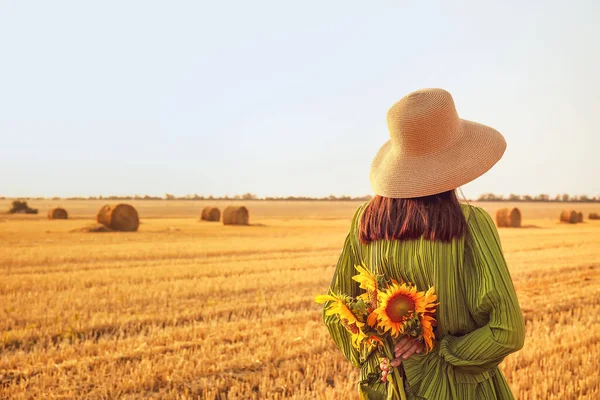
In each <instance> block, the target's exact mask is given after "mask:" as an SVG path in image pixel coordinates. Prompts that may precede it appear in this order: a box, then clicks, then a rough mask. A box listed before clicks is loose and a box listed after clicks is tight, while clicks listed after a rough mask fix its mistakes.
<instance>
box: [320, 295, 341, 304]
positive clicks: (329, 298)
mask: <svg viewBox="0 0 600 400" xmlns="http://www.w3.org/2000/svg"><path fill="white" fill-rule="evenodd" d="M337 300H338V299H337V298H335V297H333V296H330V295H328V294H320V295H318V296H317V297H315V302H317V303H319V304H323V303H325V302H326V301H337Z"/></svg>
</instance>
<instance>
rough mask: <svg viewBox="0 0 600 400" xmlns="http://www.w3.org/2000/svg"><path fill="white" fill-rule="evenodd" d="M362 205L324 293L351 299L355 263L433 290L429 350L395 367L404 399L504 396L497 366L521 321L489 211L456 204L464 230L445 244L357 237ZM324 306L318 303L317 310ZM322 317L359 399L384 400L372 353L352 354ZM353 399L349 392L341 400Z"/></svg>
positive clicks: (519, 334) (336, 327)
mask: <svg viewBox="0 0 600 400" xmlns="http://www.w3.org/2000/svg"><path fill="white" fill-rule="evenodd" d="M365 206H366V204H363V205H362V206H361V207H359V209H358V210H357V211H356V213H355V214H354V217H353V219H352V224H351V227H350V232H349V233H348V236H347V237H346V240H345V243H344V247H343V250H342V252H341V254H340V257H339V260H338V262H337V266H336V269H335V272H334V276H333V279H332V281H331V285H330V290H331V291H333V292H334V293H338V294H340V293H341V294H348V295H351V296H356V295H358V294H360V293H362V290H361V289H359V286H358V283H357V282H355V281H353V280H352V276H354V275H356V274H357V272H356V270H355V268H354V266H355V265H359V264H364V265H366V266H367V268H368V269H369V270H371V272H373V273H376V274H383V275H385V276H386V277H390V278H394V279H396V280H399V279H402V280H404V281H407V282H412V283H413V284H415V285H416V286H417V288H418V289H419V290H427V289H428V288H429V287H430V286H434V287H435V290H436V293H437V295H438V302H439V305H438V307H437V315H436V319H437V327H436V328H435V337H436V341H435V343H436V344H435V347H434V349H433V350H432V351H431V352H429V353H428V354H425V353H422V354H414V355H413V356H411V357H410V358H409V359H408V360H404V361H403V362H402V364H403V366H404V371H405V374H406V378H405V391H406V393H407V397H408V398H409V399H431V400H440V399H460V400H468V399H512V398H513V395H512V393H511V390H510V388H509V386H508V384H507V382H506V380H505V378H504V375H503V374H502V372H501V371H500V369H499V368H498V365H499V364H500V363H501V362H502V360H503V359H504V358H505V357H506V356H507V355H509V354H510V353H513V352H515V351H517V350H519V349H521V348H522V347H523V342H524V337H525V324H524V320H523V315H522V313H521V309H520V307H519V303H518V301H517V296H516V294H515V289H514V286H513V283H512V280H511V277H510V274H509V271H508V268H507V266H506V262H505V259H504V256H503V254H502V248H501V245H500V239H499V237H498V231H497V230H496V227H495V225H494V222H493V221H492V219H491V218H490V216H489V214H488V213H487V212H485V211H484V210H483V209H481V208H479V207H475V206H472V205H468V204H461V209H462V211H463V213H464V215H465V218H466V220H467V224H468V232H467V234H466V235H465V236H464V237H462V238H455V239H453V240H452V241H451V242H446V243H444V242H439V241H430V240H426V239H423V238H421V239H415V240H404V241H398V240H392V241H389V240H378V241H375V242H372V243H369V244H367V245H365V244H362V243H361V242H360V240H359V235H358V232H359V228H358V225H359V221H360V217H361V215H362V212H363V210H364V208H365ZM327 306H328V303H327V302H326V303H325V304H324V308H325V307H327ZM323 320H324V322H325V324H326V326H327V328H328V330H329V333H330V334H331V336H332V338H333V340H334V341H335V343H336V344H337V346H338V347H339V348H340V350H341V351H342V353H343V354H344V356H345V357H346V358H347V359H348V361H350V362H351V363H352V364H353V365H354V366H356V367H358V368H360V380H359V382H358V392H359V395H360V398H362V399H370V400H376V399H387V398H388V394H387V384H386V383H384V382H381V380H380V377H381V374H380V372H381V370H380V368H379V363H380V359H379V357H378V355H377V353H376V352H370V353H367V352H366V351H363V352H359V351H358V350H357V349H355V348H354V347H352V344H351V339H350V334H349V333H348V332H347V331H346V329H345V328H344V327H343V326H342V325H341V323H340V322H339V320H338V319H337V317H336V316H326V315H325V313H324V312H323ZM352 396H353V395H351V394H349V396H348V398H351V397H352Z"/></svg>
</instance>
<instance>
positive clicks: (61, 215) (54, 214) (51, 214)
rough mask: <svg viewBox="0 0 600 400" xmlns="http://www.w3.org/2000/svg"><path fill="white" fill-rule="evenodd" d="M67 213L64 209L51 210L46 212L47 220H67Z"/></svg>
mask: <svg viewBox="0 0 600 400" xmlns="http://www.w3.org/2000/svg"><path fill="white" fill-rule="evenodd" d="M68 218H69V213H67V210H65V209H64V208H60V207H57V208H52V209H50V210H49V211H48V219H68Z"/></svg>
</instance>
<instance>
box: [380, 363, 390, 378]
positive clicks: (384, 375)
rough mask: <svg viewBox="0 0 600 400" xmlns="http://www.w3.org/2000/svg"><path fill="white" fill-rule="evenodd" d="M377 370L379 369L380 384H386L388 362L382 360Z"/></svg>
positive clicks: (388, 371)
mask: <svg viewBox="0 0 600 400" xmlns="http://www.w3.org/2000/svg"><path fill="white" fill-rule="evenodd" d="M379 368H381V382H387V376H388V375H389V373H390V360H388V359H387V358H382V359H381V363H380V364H379Z"/></svg>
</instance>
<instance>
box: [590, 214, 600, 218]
mask: <svg viewBox="0 0 600 400" xmlns="http://www.w3.org/2000/svg"><path fill="white" fill-rule="evenodd" d="M588 218H589V219H600V214H598V213H590V215H589V216H588Z"/></svg>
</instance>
